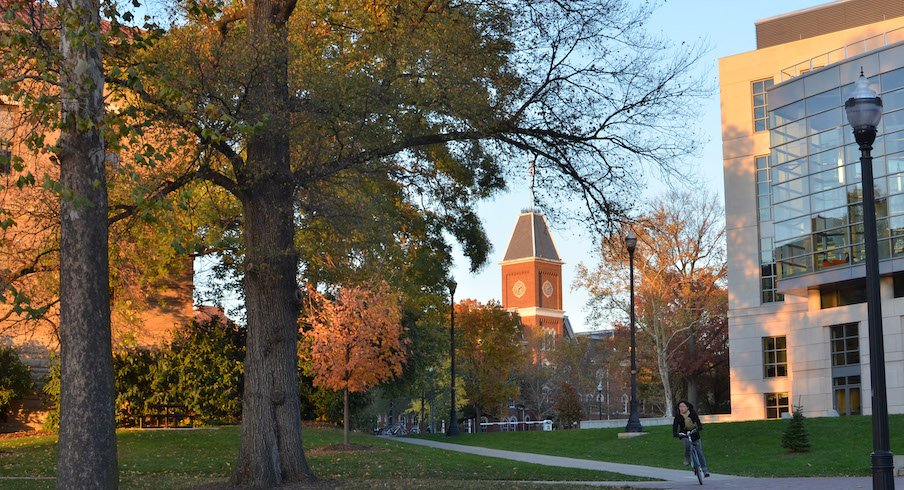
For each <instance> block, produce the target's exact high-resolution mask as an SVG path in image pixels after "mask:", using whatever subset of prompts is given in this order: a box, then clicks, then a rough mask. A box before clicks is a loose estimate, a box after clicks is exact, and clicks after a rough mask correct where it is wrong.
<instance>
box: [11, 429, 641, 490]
mask: <svg viewBox="0 0 904 490" xmlns="http://www.w3.org/2000/svg"><path fill="white" fill-rule="evenodd" d="M303 436H304V438H305V449H306V454H307V457H308V461H309V463H310V464H311V467H312V469H313V470H314V472H315V473H316V474H317V476H318V477H320V478H323V479H328V480H337V481H341V482H343V483H347V484H348V485H349V486H350V487H352V488H359V487H360V488H365V487H366V488H430V489H431V490H435V489H443V488H450V489H451V488H466V489H467V488H474V489H477V488H485V487H486V486H487V483H488V482H487V481H488V480H489V481H492V482H493V486H494V487H500V486H501V487H505V488H524V489H529V488H544V489H547V488H550V487H549V485H547V484H535V485H531V484H529V483H524V482H530V481H605V480H609V481H612V480H619V481H628V480H640V479H639V478H636V477H630V476H625V475H619V474H615V473H607V472H598V471H590V470H576V469H569V468H557V467H550V466H541V465H533V464H527V463H520V462H514V461H506V460H501V459H492V458H483V457H479V456H472V455H467V454H461V453H451V452H446V451H442V450H438V449H432V448H425V447H420V446H413V445H410V444H403V443H399V442H395V441H392V440H386V439H383V438H376V437H373V436H369V435H361V434H353V436H352V442H353V443H354V444H359V445H365V446H369V447H370V450H366V451H350V452H335V451H330V450H328V449H327V447H328V446H331V445H335V444H341V442H342V432H341V431H338V430H328V429H305V430H304V432H303ZM238 441H239V431H238V428H237V427H225V428H222V429H212V430H175V431H172V430H171V431H141V430H122V431H119V432H118V433H117V444H118V445H117V448H118V453H119V469H120V479H121V483H122V487H123V488H136V489H154V490H159V489H160V488H188V487H191V486H195V485H202V484H205V483H214V482H222V481H225V480H226V479H227V478H228V477H229V474H230V472H231V470H232V465H233V464H234V463H235V457H236V454H237V450H238ZM55 462H56V436H36V437H23V438H16V439H0V488H23V489H24V488H29V489H31V488H53V486H54V484H55V481H54V480H53V479H52V477H53V476H54V466H55ZM9 477H30V478H31V479H8V478H9ZM5 478H6V479H5ZM48 478H51V479H48ZM568 488H576V487H574V486H572V485H568ZM578 488H579V487H578Z"/></svg>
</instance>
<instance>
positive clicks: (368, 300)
mask: <svg viewBox="0 0 904 490" xmlns="http://www.w3.org/2000/svg"><path fill="white" fill-rule="evenodd" d="M309 297H310V301H309V306H310V307H309V308H308V313H307V315H306V316H305V319H304V320H305V321H306V322H307V323H310V324H311V325H312V327H313V328H311V329H310V330H308V331H306V332H305V333H304V336H305V340H307V341H308V342H309V343H310V350H309V351H308V352H307V353H305V354H302V355H303V356H304V357H305V360H306V361H308V362H310V363H311V370H312V372H313V374H314V384H315V385H316V386H322V387H325V388H329V389H331V390H336V391H340V390H348V391H350V392H361V391H364V390H366V389H367V388H369V387H372V386H375V385H377V384H379V383H382V382H383V381H386V380H388V379H390V378H392V377H393V376H398V375H399V374H401V372H402V364H404V363H405V359H406V350H405V346H406V345H407V344H408V343H409V342H410V340H409V339H404V338H403V337H402V336H403V334H404V332H405V329H404V328H403V327H402V321H401V310H400V307H399V298H398V296H396V295H395V294H393V293H392V292H391V291H390V290H389V286H388V285H387V284H386V283H381V284H379V285H378V286H377V287H375V288H373V289H369V288H364V287H357V286H356V287H351V288H345V289H343V290H342V291H341V293H340V294H339V297H338V298H337V299H336V300H335V301H330V300H329V299H327V298H325V297H324V296H323V295H322V294H320V293H319V292H317V291H315V290H314V289H313V288H310V287H309Z"/></svg>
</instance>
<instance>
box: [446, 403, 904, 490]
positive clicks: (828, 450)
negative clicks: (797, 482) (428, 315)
mask: <svg viewBox="0 0 904 490" xmlns="http://www.w3.org/2000/svg"><path fill="white" fill-rule="evenodd" d="M787 424H788V421H787V420H768V421H766V420H764V421H755V422H737V423H722V424H707V425H706V426H705V429H704V431H703V449H704V453H705V454H706V459H707V462H708V463H709V468H710V471H713V472H716V473H727V474H733V475H745V476H766V477H772V476H868V475H870V474H871V472H870V456H869V455H870V452H871V451H872V432H871V430H872V429H871V425H870V424H871V418H870V417H833V418H814V419H806V421H805V424H806V427H807V431H808V433H809V435H810V443H811V445H812V448H811V450H810V452H809V453H804V454H789V453H787V451H786V450H785V449H783V448H782V447H781V438H782V433H783V431H784V428H785V427H786V426H787ZM889 425H890V428H891V446H892V447H891V449H892V452H893V453H895V454H904V416H902V415H892V416H891V417H890V421H889ZM623 430H624V429H622V428H619V429H595V430H589V429H587V430H568V431H554V432H514V433H492V434H466V435H462V436H460V437H459V438H457V440H455V442H457V443H459V444H467V445H474V446H483V447H488V448H494V449H507V450H512V451H523V452H531V453H540V454H551V455H556V456H570V457H575V458H585V459H595V460H601V461H612V462H618V463H632V464H640V465H647V466H657V467H664V468H682V467H683V466H682V464H681V463H682V451H681V445H680V443H679V442H678V441H677V440H676V439H673V438H672V428H671V426H658V427H645V428H644V431H645V432H649V434H648V435H646V436H643V437H637V438H633V439H618V437H617V435H618V433H619V432H622V431H623ZM429 437H430V438H431V439H437V440H447V439H446V438H443V437H442V436H429ZM448 442H451V441H448Z"/></svg>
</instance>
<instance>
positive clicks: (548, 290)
mask: <svg viewBox="0 0 904 490" xmlns="http://www.w3.org/2000/svg"><path fill="white" fill-rule="evenodd" d="M543 296H546V297H547V298H549V297H550V296H552V283H551V282H549V281H545V282H544V283H543Z"/></svg>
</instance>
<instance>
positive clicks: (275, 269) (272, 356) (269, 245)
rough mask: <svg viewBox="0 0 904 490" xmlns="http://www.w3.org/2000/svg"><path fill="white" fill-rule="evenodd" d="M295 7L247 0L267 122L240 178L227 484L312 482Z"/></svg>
mask: <svg viewBox="0 0 904 490" xmlns="http://www.w3.org/2000/svg"><path fill="white" fill-rule="evenodd" d="M294 6H295V3H294V2H292V1H278V0H273V1H268V0H258V1H253V2H251V3H250V5H249V17H248V30H249V42H250V43H251V47H252V49H255V50H256V54H257V60H256V62H257V65H258V66H259V69H258V70H257V73H258V79H257V80H255V83H254V84H253V85H252V86H250V87H249V88H248V101H247V107H249V111H250V113H249V114H248V119H249V120H251V121H254V122H260V123H263V124H262V127H261V128H260V129H257V130H255V131H254V132H253V133H252V134H251V135H250V136H249V139H248V148H247V160H246V161H247V164H246V168H245V170H244V172H243V174H244V175H241V176H240V179H241V180H240V182H241V186H242V188H241V189H240V194H241V195H240V198H241V201H242V209H243V213H244V214H243V216H244V226H243V232H244V241H245V246H246V250H245V271H244V286H245V308H246V312H247V319H248V342H247V352H246V355H245V393H244V399H243V402H242V435H241V442H240V448H239V459H238V464H237V465H236V469H235V472H234V473H233V476H232V480H233V483H234V484H237V485H243V486H253V487H274V486H277V485H280V484H283V483H287V482H302V481H311V480H313V479H314V475H313V473H312V472H311V469H310V467H309V466H308V463H307V460H306V459H305V456H304V449H303V448H302V441H301V418H300V417H301V413H300V399H299V393H298V373H297V349H298V323H297V317H298V298H297V296H296V295H297V293H298V283H297V278H296V274H297V268H298V259H297V256H296V253H295V245H294V236H295V221H294V214H293V209H294V207H293V202H294V198H295V185H294V183H293V182H292V175H291V169H290V166H289V137H288V131H289V103H288V101H289V92H288V59H289V55H288V33H287V30H286V21H287V20H288V17H289V14H290V13H291V11H292V9H293V8H294Z"/></svg>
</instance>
